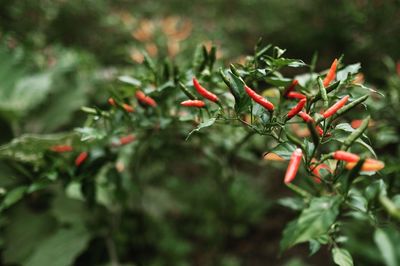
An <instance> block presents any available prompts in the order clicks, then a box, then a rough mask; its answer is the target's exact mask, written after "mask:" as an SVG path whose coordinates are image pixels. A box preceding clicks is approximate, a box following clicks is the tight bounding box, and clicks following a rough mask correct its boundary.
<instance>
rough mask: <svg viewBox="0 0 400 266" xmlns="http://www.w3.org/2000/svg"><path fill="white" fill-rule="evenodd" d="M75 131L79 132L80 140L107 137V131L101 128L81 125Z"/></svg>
mask: <svg viewBox="0 0 400 266" xmlns="http://www.w3.org/2000/svg"><path fill="white" fill-rule="evenodd" d="M75 131H76V132H78V133H79V134H81V141H88V140H102V139H104V138H105V137H107V131H105V130H104V129H101V128H93V127H81V128H76V129H75Z"/></svg>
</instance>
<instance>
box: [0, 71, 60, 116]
mask: <svg viewBox="0 0 400 266" xmlns="http://www.w3.org/2000/svg"><path fill="white" fill-rule="evenodd" d="M51 83H52V74H50V73H43V74H35V75H31V76H27V77H23V78H21V79H19V80H18V81H17V82H16V84H15V87H11V88H2V89H1V90H0V114H3V116H4V117H5V118H7V119H15V118H16V117H20V116H23V115H25V114H26V113H27V112H29V111H30V110H32V109H33V108H34V107H36V106H37V105H38V104H40V103H42V101H43V100H44V99H46V97H47V94H48V93H49V91H50V88H51ZM0 86H1V85H0Z"/></svg>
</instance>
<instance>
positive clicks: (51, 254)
mask: <svg viewBox="0 0 400 266" xmlns="http://www.w3.org/2000/svg"><path fill="white" fill-rule="evenodd" d="M89 239H90V235H89V233H88V232H87V231H86V230H85V229H83V228H82V227H76V226H75V227H69V228H62V229H60V230H58V231H57V232H56V233H55V234H53V235H51V236H50V237H48V238H46V239H44V240H43V241H41V242H38V243H37V248H36V249H35V252H34V253H33V254H32V256H30V257H29V258H28V259H27V260H26V262H25V264H24V265H26V266H43V265H49V263H50V264H51V265H52V266H66V265H72V264H73V262H74V260H75V258H76V257H77V256H78V255H79V254H80V253H81V252H82V251H83V250H84V249H85V247H86V245H87V244H88V242H89Z"/></svg>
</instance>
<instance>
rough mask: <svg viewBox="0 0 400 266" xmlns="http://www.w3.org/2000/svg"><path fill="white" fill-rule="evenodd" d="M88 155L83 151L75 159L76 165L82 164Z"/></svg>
mask: <svg viewBox="0 0 400 266" xmlns="http://www.w3.org/2000/svg"><path fill="white" fill-rule="evenodd" d="M88 155H89V154H88V153H87V152H86V151H84V152H81V153H80V154H79V155H78V157H76V159H75V165H76V166H80V165H81V164H82V163H83V162H84V161H85V160H86V159H87V157H88Z"/></svg>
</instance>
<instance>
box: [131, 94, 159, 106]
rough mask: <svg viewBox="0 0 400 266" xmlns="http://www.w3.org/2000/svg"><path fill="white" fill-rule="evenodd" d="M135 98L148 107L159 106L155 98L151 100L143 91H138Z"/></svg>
mask: <svg viewBox="0 0 400 266" xmlns="http://www.w3.org/2000/svg"><path fill="white" fill-rule="evenodd" d="M135 96H136V98H137V99H138V100H139V101H140V102H141V103H143V104H146V105H149V106H152V107H156V106H157V103H156V101H155V100H154V99H153V98H151V97H150V96H147V95H146V94H144V92H143V91H141V90H138V91H136V93H135Z"/></svg>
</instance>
